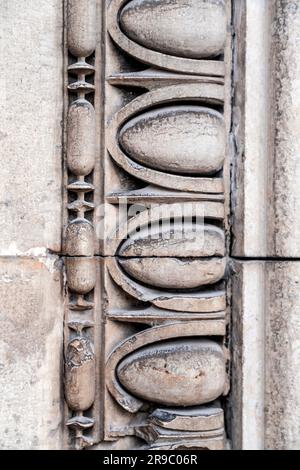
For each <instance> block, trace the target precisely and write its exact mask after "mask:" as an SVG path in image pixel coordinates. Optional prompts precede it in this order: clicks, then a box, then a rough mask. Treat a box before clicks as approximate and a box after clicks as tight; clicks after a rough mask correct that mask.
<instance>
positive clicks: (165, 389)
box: [117, 338, 226, 406]
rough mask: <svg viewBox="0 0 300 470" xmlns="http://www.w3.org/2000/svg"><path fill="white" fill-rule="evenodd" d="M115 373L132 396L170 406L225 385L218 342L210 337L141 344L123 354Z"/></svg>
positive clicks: (209, 396) (203, 397) (203, 398)
mask: <svg viewBox="0 0 300 470" xmlns="http://www.w3.org/2000/svg"><path fill="white" fill-rule="evenodd" d="M117 377H118V379H119V381H120V383H121V384H122V385H123V387H124V388H125V389H127V390H128V391H129V392H130V393H132V394H133V395H134V396H137V397H139V398H142V399H143V400H147V401H150V402H155V403H160V404H164V405H169V406H195V405H200V404H203V403H208V402H210V401H213V400H215V399H216V398H218V397H219V396H220V395H222V393H223V392H224V389H225V382H226V371H225V360H224V354H223V350H222V348H221V346H220V345H219V344H218V343H216V342H214V341H211V340H207V339H202V338H197V339H178V340H170V341H167V342H161V343H154V344H152V345H149V346H145V347H142V348H140V349H138V350H136V351H135V352H133V353H131V354H129V355H128V356H127V357H125V358H124V359H123V360H122V361H121V362H120V363H119V365H118V367H117Z"/></svg>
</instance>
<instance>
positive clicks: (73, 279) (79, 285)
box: [65, 256, 96, 294]
mask: <svg viewBox="0 0 300 470" xmlns="http://www.w3.org/2000/svg"><path fill="white" fill-rule="evenodd" d="M65 263H66V269H67V279H68V287H69V289H71V290H72V291H74V292H77V293H78V294H87V293H88V292H90V291H91V290H92V289H93V288H94V287H95V284H96V264H95V258H92V257H91V258H88V257H86V258H85V257H83V256H82V257H76V258H75V257H74V258H66V260H65Z"/></svg>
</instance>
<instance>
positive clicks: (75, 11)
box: [67, 0, 96, 57]
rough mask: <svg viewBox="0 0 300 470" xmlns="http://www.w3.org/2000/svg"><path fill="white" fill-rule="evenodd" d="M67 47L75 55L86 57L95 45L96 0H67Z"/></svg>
mask: <svg viewBox="0 0 300 470" xmlns="http://www.w3.org/2000/svg"><path fill="white" fill-rule="evenodd" d="M67 19H68V39H67V40H68V48H69V51H70V52H71V54H73V55H74V56H75V57H88V56H89V55H91V54H92V52H93V51H94V50H95V47H96V0H88V1H82V0H68V7H67Z"/></svg>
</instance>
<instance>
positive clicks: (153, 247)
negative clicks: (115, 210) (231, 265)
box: [119, 213, 225, 257]
mask: <svg viewBox="0 0 300 470" xmlns="http://www.w3.org/2000/svg"><path fill="white" fill-rule="evenodd" d="M171 214H172V213H171ZM153 225H154V224H153ZM183 230H184V231H183ZM149 234H150V235H151V236H150V237H149ZM119 254H120V256H130V257H132V256H142V257H148V256H157V257H159V256H175V257H181V256H182V257H189V256H190V257H197V256H199V257H203V256H224V254H225V235H224V231H223V230H221V229H220V228H218V227H215V226H214V225H210V224H201V225H200V224H197V225H196V224H192V223H188V222H185V223H184V224H182V223H179V222H175V223H174V225H173V226H172V227H171V226H170V222H169V221H164V223H163V224H162V227H160V226H159V225H158V224H157V225H156V226H153V227H151V231H149V228H148V226H146V227H142V228H141V230H140V231H138V232H135V233H133V234H130V237H129V238H127V240H125V242H124V243H123V244H122V245H121V247H120V249H119Z"/></svg>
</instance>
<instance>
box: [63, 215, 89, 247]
mask: <svg viewBox="0 0 300 470" xmlns="http://www.w3.org/2000/svg"><path fill="white" fill-rule="evenodd" d="M66 253H67V255H69V256H93V254H94V228H93V225H92V224H91V223H90V222H89V221H88V220H86V219H76V220H74V221H73V222H71V223H70V224H69V225H68V226H67V229H66Z"/></svg>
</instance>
